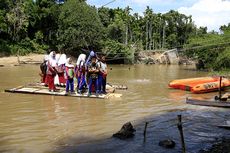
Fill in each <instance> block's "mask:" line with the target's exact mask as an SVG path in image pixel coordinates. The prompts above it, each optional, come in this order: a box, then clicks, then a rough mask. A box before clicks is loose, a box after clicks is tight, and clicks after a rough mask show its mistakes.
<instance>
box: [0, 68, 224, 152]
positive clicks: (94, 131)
mask: <svg viewBox="0 0 230 153" xmlns="http://www.w3.org/2000/svg"><path fill="white" fill-rule="evenodd" d="M110 67H112V70H110V72H109V76H108V82H109V83H114V84H123V85H127V86H128V90H126V91H119V90H117V91H116V92H118V93H122V94H123V96H122V97H121V98H113V99H103V100H100V99H87V98H76V97H55V96H44V95H29V94H16V93H15V94H13V93H5V92H4V90H5V89H9V88H13V87H17V86H20V85H26V84H28V83H34V82H38V81H39V76H38V73H39V66H37V65H31V66H29V65H23V66H18V67H2V68H0V91H1V92H0V105H1V107H0V114H1V115H0V129H1V130H0V152H10V153H11V152H20V153H24V152H25V153H48V152H68V153H69V152H98V153H99V152H180V151H179V150H180V141H179V136H178V135H179V134H178V130H177V129H176V127H175V123H176V117H177V114H179V113H180V114H182V115H183V116H184V121H185V123H184V126H185V140H186V144H187V148H188V149H189V150H190V152H197V151H198V149H200V148H202V147H204V146H203V145H201V142H202V143H204V144H205V143H207V144H209V143H211V142H212V141H214V140H215V138H216V137H221V136H222V135H228V134H229V133H228V131H225V130H222V129H221V130H220V129H218V128H214V127H211V125H215V124H219V123H224V121H226V120H228V119H229V113H228V112H227V111H228V110H227V109H221V108H208V107H201V106H191V105H187V104H186V103H185V98H186V97H187V96H194V95H191V94H190V93H189V92H186V91H179V90H173V89H169V88H168V86H167V85H168V83H169V81H170V80H174V79H178V78H189V77H199V76H207V75H208V73H207V72H198V71H192V70H188V67H186V66H166V65H151V66H146V65H133V66H129V65H112V66H110ZM215 94H216V93H210V94H206V95H195V96H214V95H215ZM150 120H151V121H152V124H149V131H150V132H149V134H148V136H147V142H146V143H145V144H143V141H142V137H143V136H142V135H143V134H142V133H143V126H144V123H143V122H145V121H150ZM128 121H131V122H132V124H134V126H135V127H136V129H137V132H136V136H135V138H134V139H131V140H128V141H123V140H117V139H114V138H110V137H111V135H112V134H113V133H115V132H117V131H118V130H119V129H120V128H121V126H122V125H123V124H124V123H126V122H128ZM210 121H213V122H212V123H211V122H210ZM204 122H207V124H204ZM151 131H152V132H151ZM186 132H187V133H186ZM164 138H173V139H174V140H175V141H176V143H177V145H176V148H175V149H174V150H163V151H162V148H160V147H159V146H158V142H159V140H162V139H164ZM207 146H208V145H207ZM205 147H206V145H205Z"/></svg>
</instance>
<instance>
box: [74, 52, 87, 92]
mask: <svg viewBox="0 0 230 153" xmlns="http://www.w3.org/2000/svg"><path fill="white" fill-rule="evenodd" d="M85 59H86V55H85V54H80V55H79V57H78V59H77V65H76V67H75V74H76V78H77V92H78V93H82V90H83V88H84V87H86V86H87V84H86V80H85Z"/></svg>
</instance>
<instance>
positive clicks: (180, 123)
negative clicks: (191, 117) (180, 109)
mask: <svg viewBox="0 0 230 153" xmlns="http://www.w3.org/2000/svg"><path fill="white" fill-rule="evenodd" d="M177 118H178V123H177V127H178V130H179V132H180V138H181V145H182V153H186V149H185V142H184V134H183V127H182V122H181V115H177Z"/></svg>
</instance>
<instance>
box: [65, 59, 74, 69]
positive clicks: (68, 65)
mask: <svg viewBox="0 0 230 153" xmlns="http://www.w3.org/2000/svg"><path fill="white" fill-rule="evenodd" d="M69 61H70V58H67V59H66V67H74V65H72V64H70V63H69Z"/></svg>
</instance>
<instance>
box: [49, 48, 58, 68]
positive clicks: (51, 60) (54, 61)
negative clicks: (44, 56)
mask: <svg viewBox="0 0 230 153" xmlns="http://www.w3.org/2000/svg"><path fill="white" fill-rule="evenodd" d="M53 55H54V52H53V51H52V52H50V54H49V63H50V65H51V66H52V67H55V66H57V61H56V56H55V57H53Z"/></svg>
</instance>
